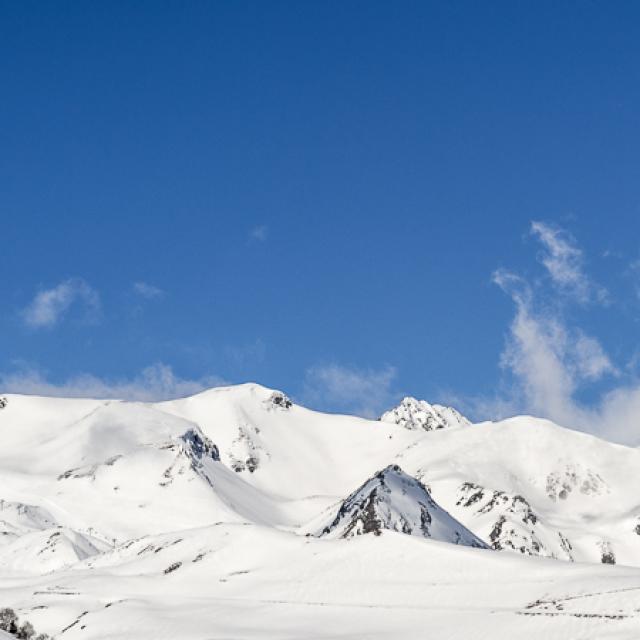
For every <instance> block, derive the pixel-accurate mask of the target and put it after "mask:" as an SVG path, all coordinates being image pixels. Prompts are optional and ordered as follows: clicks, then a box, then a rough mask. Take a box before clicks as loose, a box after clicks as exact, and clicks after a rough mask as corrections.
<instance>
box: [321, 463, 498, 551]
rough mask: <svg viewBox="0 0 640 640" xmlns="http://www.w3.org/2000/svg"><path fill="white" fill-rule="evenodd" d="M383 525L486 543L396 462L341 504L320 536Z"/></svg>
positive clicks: (373, 529)
mask: <svg viewBox="0 0 640 640" xmlns="http://www.w3.org/2000/svg"><path fill="white" fill-rule="evenodd" d="M383 529H388V530H391V531H398V532H400V533H405V534H408V535H413V536H421V537H424V538H432V539H434V540H440V541H442V542H452V543H454V544H462V545H466V546H472V547H481V548H485V547H486V545H485V544H484V543H483V542H482V541H481V540H480V539H478V538H476V536H474V535H473V534H472V533H471V532H470V531H469V530H468V529H466V528H465V527H464V526H463V525H462V524H460V523H459V522H458V521H457V520H455V519H454V518H453V517H452V516H450V515H449V513H447V512H446V511H445V510H444V509H442V507H440V506H439V505H438V504H437V503H436V501H435V500H434V499H433V498H432V497H431V494H430V493H429V491H428V490H427V488H426V487H425V486H424V485H423V484H422V483H421V482H420V481H419V480H417V479H416V478H414V477H412V476H410V475H408V474H407V473H405V472H404V471H403V470H402V469H401V468H400V467H399V466H398V465H396V464H393V465H389V466H388V467H386V468H384V469H382V470H381V471H378V473H376V474H375V475H374V476H373V477H371V478H369V479H368V480H367V481H366V482H365V483H364V484H363V485H362V486H361V487H360V488H358V489H356V491H354V492H353V493H352V494H351V495H350V496H349V497H348V498H347V499H346V500H345V501H344V502H343V503H342V504H341V505H340V508H339V509H338V512H337V514H336V515H335V516H334V517H333V519H332V520H331V522H330V523H328V524H327V525H325V526H324V527H323V528H321V529H320V531H319V533H318V534H316V535H318V536H320V537H323V536H327V537H333V538H335V537H337V538H350V537H353V536H356V535H363V534H366V533H373V534H374V535H380V534H381V533H382V530H383Z"/></svg>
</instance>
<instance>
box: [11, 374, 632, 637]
mask: <svg viewBox="0 0 640 640" xmlns="http://www.w3.org/2000/svg"><path fill="white" fill-rule="evenodd" d="M4 397H5V396H3V398H4ZM3 404H4V407H3V408H2V410H1V411H0V608H2V607H3V606H9V607H13V608H15V609H16V611H17V613H19V615H20V617H21V619H22V618H25V617H26V618H28V619H29V620H31V621H32V622H33V623H34V626H35V627H36V629H38V631H44V632H47V633H50V634H55V635H56V637H64V638H69V639H70V640H73V639H74V638H76V637H77V638H81V637H82V638H89V639H97V638H104V639H107V638H136V639H145V638H147V637H149V638H154V639H155V638H158V637H165V638H175V637H179V638H181V639H185V640H190V639H192V638H193V639H194V640H195V639H196V638H198V639H202V638H253V637H255V638H300V637H314V638H333V637H336V636H341V637H345V638H387V637H390V636H402V637H406V638H423V637H424V632H425V624H428V628H429V630H430V633H431V634H432V635H434V637H450V638H465V639H466V638H468V637H474V638H489V637H491V638H508V637H520V638H534V637H536V638H537V637H538V636H539V635H541V634H544V635H545V636H546V637H548V638H550V639H553V638H558V639H559V638H566V637H580V638H608V637H611V638H629V639H631V638H637V637H640V614H639V613H638V604H637V603H638V597H639V596H638V594H640V568H639V567H640V494H639V493H638V486H640V482H638V473H639V472H638V469H640V450H638V449H633V448H628V447H623V446H620V445H614V444H611V443H608V442H605V441H602V440H599V439H597V438H594V437H592V436H589V435H586V434H583V433H579V432H575V431H571V430H568V429H563V428H561V427H559V426H557V425H554V424H552V423H550V422H548V421H544V420H538V419H535V418H530V417H519V418H513V419H511V420H506V421H503V422H496V423H491V422H487V423H482V424H474V425H472V424H470V423H469V422H468V421H467V420H466V419H465V418H463V417H462V416H461V415H460V414H458V413H457V412H456V411H455V410H454V409H448V408H444V407H441V406H439V405H429V404H428V403H425V402H419V401H416V400H413V399H405V400H404V401H403V403H401V405H400V406H399V407H396V409H393V410H391V411H390V412H388V413H387V414H385V416H383V418H382V419H381V420H379V421H369V420H364V419H361V418H357V417H353V416H340V415H329V414H323V413H318V412H314V411H310V410H308V409H305V408H304V407H301V406H299V405H297V404H295V403H293V402H291V400H290V399H289V398H288V397H287V396H286V395H285V394H283V393H282V392H279V391H273V390H271V389H266V388H264V387H261V386H259V385H255V384H247V385H239V386H235V387H222V388H216V389H211V390H209V391H205V392H203V393H200V394H197V395H195V396H192V397H189V398H183V399H179V400H173V401H169V402H161V403H136V402H120V401H115V400H112V401H104V400H80V399H55V398H40V397H29V396H20V395H7V396H6V402H3ZM381 469H382V471H380V470H381ZM357 487H359V488H357ZM356 488H357V489H356ZM354 489H355V491H354ZM379 533H382V535H376V534H379ZM356 534H363V535H356ZM407 534H410V535H407ZM451 543H456V544H451ZM474 547H485V548H474ZM486 547H489V548H486ZM531 556H543V557H542V558H541V557H531ZM544 556H546V557H547V558H548V559H545V558H544ZM555 559H560V560H564V562H561V561H559V560H555ZM571 561H580V562H571ZM614 562H615V563H616V565H617V566H611V563H614ZM583 563H586V564H583ZM619 565H628V567H626V568H625V567H623V566H619ZM596 594H599V595H597V596H596ZM167 612H170V615H164V614H166V613H167ZM470 629H472V630H473V633H471V635H470V631H469V630H470Z"/></svg>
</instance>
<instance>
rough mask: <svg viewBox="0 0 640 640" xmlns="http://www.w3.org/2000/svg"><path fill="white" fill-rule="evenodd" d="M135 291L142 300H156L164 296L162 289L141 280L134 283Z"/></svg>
mask: <svg viewBox="0 0 640 640" xmlns="http://www.w3.org/2000/svg"><path fill="white" fill-rule="evenodd" d="M133 291H134V293H136V294H137V295H139V296H140V297H141V298H146V299H147V300H155V299H157V298H162V297H163V296H164V291H163V290H162V289H160V288H159V287H155V286H154V285H152V284H149V283H148V282H143V281H141V280H140V281H138V282H134V283H133Z"/></svg>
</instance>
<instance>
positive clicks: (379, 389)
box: [302, 364, 398, 418]
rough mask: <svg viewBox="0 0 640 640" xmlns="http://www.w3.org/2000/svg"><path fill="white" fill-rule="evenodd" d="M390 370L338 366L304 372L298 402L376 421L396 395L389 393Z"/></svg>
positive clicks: (391, 378)
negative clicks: (299, 400) (300, 400)
mask: <svg viewBox="0 0 640 640" xmlns="http://www.w3.org/2000/svg"><path fill="white" fill-rule="evenodd" d="M395 378H396V369H395V368H394V367H390V366H388V367H385V368H383V369H380V370H373V369H356V368H351V367H344V366H341V365H338V364H330V365H324V366H315V367H311V368H310V369H308V370H307V372H306V376H305V381H304V391H303V394H302V402H303V403H304V404H308V405H310V406H313V407H314V408H318V409H325V410H330V411H340V412H344V413H353V414H356V415H360V416H364V417H366V418H376V417H378V416H380V414H381V413H382V412H383V411H384V410H386V409H388V408H389V407H390V406H392V404H393V402H394V400H396V399H397V396H398V394H396V393H394V392H393V391H392V384H393V381H394V380H395Z"/></svg>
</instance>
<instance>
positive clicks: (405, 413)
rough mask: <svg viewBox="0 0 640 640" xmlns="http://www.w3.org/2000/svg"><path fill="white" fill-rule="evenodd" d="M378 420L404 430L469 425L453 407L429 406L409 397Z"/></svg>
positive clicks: (426, 429) (427, 429) (430, 429)
mask: <svg viewBox="0 0 640 640" xmlns="http://www.w3.org/2000/svg"><path fill="white" fill-rule="evenodd" d="M380 420H381V421H382V422H388V423H392V424H397V425H399V426H401V427H404V428H405V429H423V430H424V431H435V430H437V429H445V428H451V427H464V426H468V425H469V424H471V423H470V422H469V420H467V418H465V417H464V416H463V415H462V414H461V413H460V412H459V411H456V409H454V408H453V407H446V406H444V405H441V404H430V403H428V402H426V400H417V399H416V398H412V397H411V396H407V397H405V398H403V399H402V401H401V402H400V404H398V406H396V407H394V408H393V409H390V410H389V411H387V412H386V413H384V414H382V416H381V417H380Z"/></svg>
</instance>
